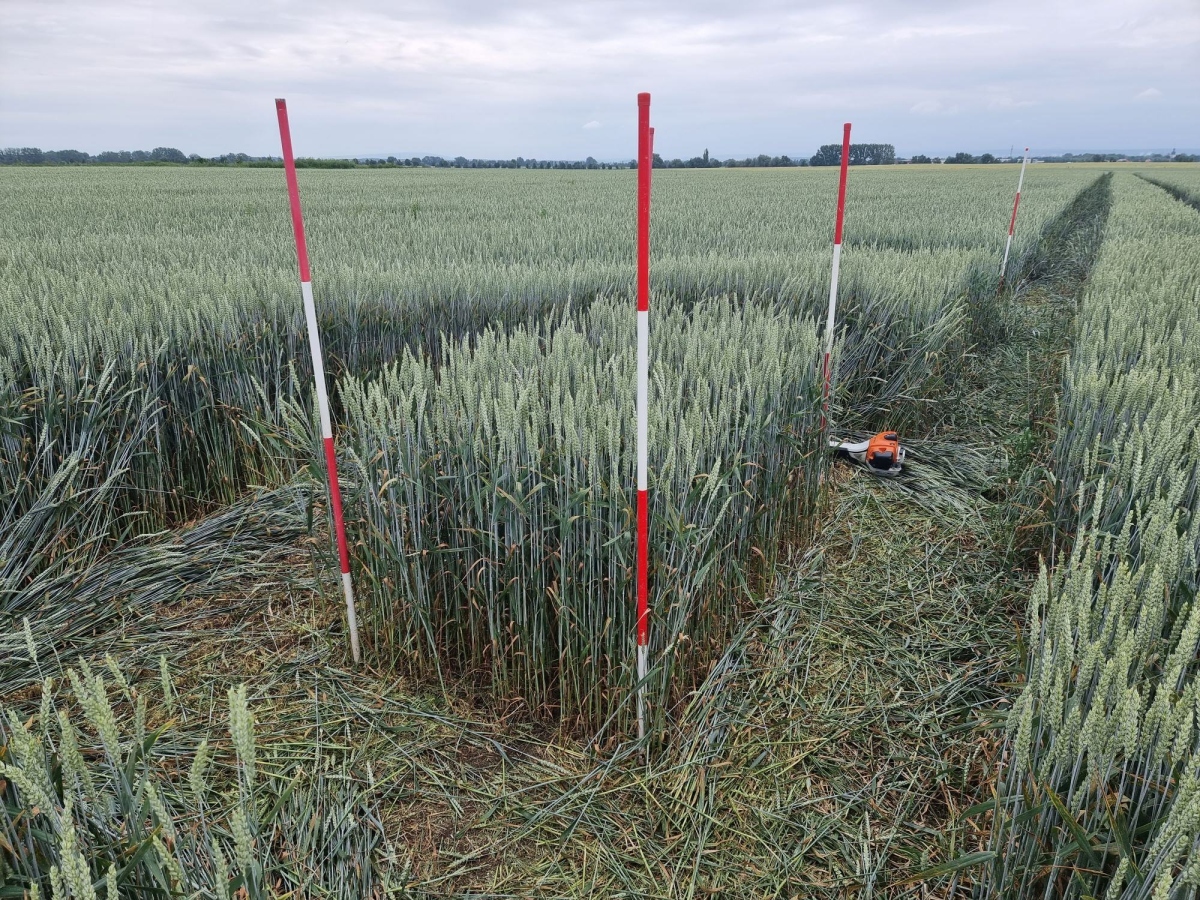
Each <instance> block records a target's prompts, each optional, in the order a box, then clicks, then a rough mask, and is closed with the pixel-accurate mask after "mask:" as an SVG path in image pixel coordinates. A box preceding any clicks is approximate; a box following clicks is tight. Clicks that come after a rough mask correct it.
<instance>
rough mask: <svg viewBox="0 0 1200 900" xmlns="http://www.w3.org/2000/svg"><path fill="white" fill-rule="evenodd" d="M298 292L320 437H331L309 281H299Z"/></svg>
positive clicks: (327, 397)
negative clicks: (311, 372) (305, 325)
mask: <svg viewBox="0 0 1200 900" xmlns="http://www.w3.org/2000/svg"><path fill="white" fill-rule="evenodd" d="M300 294H301V296H302V297H303V298H304V319H305V321H306V322H307V323H308V349H309V351H310V352H311V353H312V365H313V375H314V376H315V377H316V380H317V412H318V414H319V415H320V417H321V438H322V439H324V438H328V437H333V424H332V422H331V420H330V418H329V393H328V391H327V390H326V388H325V362H324V358H323V355H322V353H321V334H320V332H319V331H318V330H317V307H316V304H315V303H313V291H312V282H311V281H302V282H300Z"/></svg>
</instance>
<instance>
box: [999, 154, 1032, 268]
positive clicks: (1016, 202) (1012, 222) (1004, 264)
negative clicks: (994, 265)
mask: <svg viewBox="0 0 1200 900" xmlns="http://www.w3.org/2000/svg"><path fill="white" fill-rule="evenodd" d="M1028 162H1029V148H1028V147H1026V148H1025V156H1024V158H1022V160H1021V176H1020V177H1019V178H1018V179H1017V196H1016V197H1014V198H1013V211H1012V218H1010V219H1009V220H1008V240H1007V241H1005V243H1004V259H1003V260H1001V261H1000V285H1001V287H1003V286H1004V270H1005V269H1006V268H1008V251H1009V250H1010V249H1012V239H1013V229H1014V228H1016V226H1017V207H1018V206H1020V205H1021V188H1022V187H1023V186H1024V184H1025V166H1026V165H1027V164H1028Z"/></svg>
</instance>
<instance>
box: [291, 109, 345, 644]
mask: <svg viewBox="0 0 1200 900" xmlns="http://www.w3.org/2000/svg"><path fill="white" fill-rule="evenodd" d="M275 111H276V113H278V115H279V139H280V140H281V141H282V142H283V169H284V172H285V173H286V175H287V188H288V201H289V202H290V204H291V207H292V231H293V232H294V233H295V235H296V260H297V262H298V263H299V265H300V295H301V296H302V297H303V298H304V319H305V321H306V322H307V323H308V348H309V350H311V351H312V365H313V377H314V379H315V380H316V383H317V410H318V411H319V413H320V416H321V439H322V440H323V441H324V443H325V467H326V469H327V470H328V472H329V505H330V506H331V507H332V509H333V524H334V529H335V531H336V532H337V543H338V558H339V561H340V562H341V568H342V588H343V590H344V591H345V593H346V619H347V621H348V622H349V624H350V652H351V655H353V657H354V661H355V662H358V661H359V653H358V617H357V616H356V615H355V613H354V585H353V584H352V583H351V581H350V551H349V548H348V547H347V546H346V522H345V519H343V518H342V489H341V488H340V487H339V486H338V474H337V456H336V455H335V454H334V452H333V426H332V424H331V423H330V419H329V395H328V394H327V393H326V390H325V364H324V362H323V361H322V357H321V334H320V332H319V331H318V330H317V308H316V306H315V305H314V304H313V292H312V276H311V274H310V273H309V270H308V245H307V244H306V243H305V240H304V218H303V216H302V215H301V213H300V187H299V185H298V184H297V183H296V163H295V160H294V159H292V132H291V129H290V128H288V115H287V101H285V100H276V101H275Z"/></svg>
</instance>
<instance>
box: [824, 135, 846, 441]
mask: <svg viewBox="0 0 1200 900" xmlns="http://www.w3.org/2000/svg"><path fill="white" fill-rule="evenodd" d="M849 166H850V123H849V122H847V123H846V124H845V125H844V126H843V127H842V167H841V172H840V174H839V176H838V199H837V221H836V224H835V225H834V228H833V272H832V273H831V275H830V278H829V314H828V316H827V317H826V319H825V360H824V365H823V367H822V368H823V375H822V377H823V386H822V388H821V431H822V433H824V431H825V428H826V426H827V425H828V424H829V382H830V378H831V375H832V372H831V371H830V363H829V361H830V358H831V357H832V356H833V333H834V331H833V329H834V319H835V318H836V316H837V293H838V270H839V268H840V267H841V262H842V223H843V222H844V221H845V218H846V172H847V170H848V168H849Z"/></svg>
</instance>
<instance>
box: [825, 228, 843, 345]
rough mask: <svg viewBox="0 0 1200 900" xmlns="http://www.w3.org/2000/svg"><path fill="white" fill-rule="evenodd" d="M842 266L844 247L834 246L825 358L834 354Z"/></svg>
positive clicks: (826, 318)
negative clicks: (835, 319)
mask: <svg viewBox="0 0 1200 900" xmlns="http://www.w3.org/2000/svg"><path fill="white" fill-rule="evenodd" d="M841 265H842V245H841V244H834V245H833V272H832V273H831V275H830V279H829V313H828V315H827V316H826V317H825V356H826V358H828V357H830V356H831V355H832V354H833V325H834V318H835V316H836V313H837V295H838V270H839V269H840V268H841Z"/></svg>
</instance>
